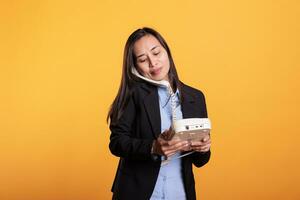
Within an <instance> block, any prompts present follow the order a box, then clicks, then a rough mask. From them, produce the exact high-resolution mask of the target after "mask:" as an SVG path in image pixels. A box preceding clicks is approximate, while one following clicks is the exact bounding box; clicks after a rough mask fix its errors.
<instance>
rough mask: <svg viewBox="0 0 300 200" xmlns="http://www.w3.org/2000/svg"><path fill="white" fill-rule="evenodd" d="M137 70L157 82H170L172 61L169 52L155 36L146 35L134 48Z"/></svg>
mask: <svg viewBox="0 0 300 200" xmlns="http://www.w3.org/2000/svg"><path fill="white" fill-rule="evenodd" d="M133 53H134V55H135V57H136V65H137V68H138V69H137V70H138V71H139V72H140V73H141V74H142V75H143V76H144V77H147V78H150V79H152V80H155V81H160V80H167V81H169V77H168V72H169V69H170V61H169V57H168V53H167V51H166V50H165V49H164V48H163V46H162V45H161V44H160V42H159V41H158V40H157V39H156V38H155V37H154V36H153V35H146V36H144V37H142V38H140V39H139V40H137V41H136V42H135V44H134V46H133Z"/></svg>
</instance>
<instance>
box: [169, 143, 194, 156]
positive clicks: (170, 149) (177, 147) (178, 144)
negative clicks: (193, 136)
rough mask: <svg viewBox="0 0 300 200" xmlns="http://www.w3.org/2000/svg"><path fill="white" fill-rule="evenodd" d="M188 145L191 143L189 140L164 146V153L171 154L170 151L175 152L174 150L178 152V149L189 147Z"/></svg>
mask: <svg viewBox="0 0 300 200" xmlns="http://www.w3.org/2000/svg"><path fill="white" fill-rule="evenodd" d="M188 146H189V143H188V142H187V141H184V142H180V143H177V144H175V145H173V146H169V147H164V153H165V154H169V153H173V152H175V153H176V152H177V151H180V150H182V149H184V148H187V147H188Z"/></svg>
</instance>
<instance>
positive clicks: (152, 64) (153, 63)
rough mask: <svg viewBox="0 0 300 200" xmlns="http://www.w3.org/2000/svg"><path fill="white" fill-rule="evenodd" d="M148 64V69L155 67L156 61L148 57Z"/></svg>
mask: <svg viewBox="0 0 300 200" xmlns="http://www.w3.org/2000/svg"><path fill="white" fill-rule="evenodd" d="M149 64H150V67H155V66H156V65H157V59H156V58H154V57H153V56H149Z"/></svg>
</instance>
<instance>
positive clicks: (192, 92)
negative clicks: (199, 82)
mask: <svg viewBox="0 0 300 200" xmlns="http://www.w3.org/2000/svg"><path fill="white" fill-rule="evenodd" d="M181 90H182V92H183V95H188V96H191V97H193V98H204V93H203V92H202V91H201V90H200V89H197V88H194V87H192V86H189V85H187V84H185V83H183V82H181Z"/></svg>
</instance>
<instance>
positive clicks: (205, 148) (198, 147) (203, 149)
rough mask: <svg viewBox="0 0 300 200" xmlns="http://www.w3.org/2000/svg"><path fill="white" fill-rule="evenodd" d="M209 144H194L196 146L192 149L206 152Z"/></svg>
mask: <svg viewBox="0 0 300 200" xmlns="http://www.w3.org/2000/svg"><path fill="white" fill-rule="evenodd" d="M210 146H211V145H210V144H208V145H204V146H196V147H193V150H194V151H199V152H206V151H208V150H209V149H210Z"/></svg>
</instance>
